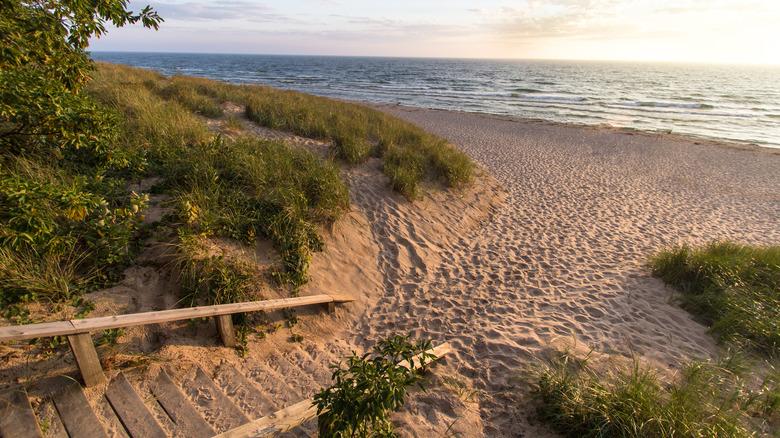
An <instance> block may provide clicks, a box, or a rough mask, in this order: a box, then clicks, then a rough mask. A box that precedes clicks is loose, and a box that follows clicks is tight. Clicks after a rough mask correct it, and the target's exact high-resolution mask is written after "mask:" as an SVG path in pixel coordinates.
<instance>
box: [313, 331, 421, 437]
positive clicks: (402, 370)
mask: <svg viewBox="0 0 780 438" xmlns="http://www.w3.org/2000/svg"><path fill="white" fill-rule="evenodd" d="M430 345H431V342H430V341H416V342H414V343H412V342H410V341H409V336H395V337H391V338H388V339H386V340H383V341H380V342H379V344H378V345H377V346H376V347H375V348H374V354H373V357H372V355H371V354H365V355H363V356H358V355H357V354H353V355H352V356H350V357H349V358H347V363H346V368H342V367H341V364H339V365H336V366H332V367H331V368H332V369H333V370H334V371H333V385H332V386H330V387H328V388H325V389H323V390H322V391H320V392H319V393H317V394H316V395H315V396H314V404H315V405H316V406H317V415H319V418H318V421H319V430H320V436H322V437H370V436H395V435H394V433H393V425H392V423H391V422H390V420H389V417H388V416H389V414H390V412H392V411H398V410H399V409H400V408H401V407H402V406H403V405H404V402H405V398H406V392H407V388H408V387H410V386H412V385H417V386H418V387H419V388H420V389H421V390H422V391H425V388H423V386H422V383H421V382H423V381H425V378H424V377H423V376H422V371H421V370H419V369H415V368H414V367H412V366H410V365H404V366H402V364H401V362H403V361H406V363H407V364H409V363H412V358H413V357H414V356H415V355H417V354H421V358H420V361H419V364H420V367H421V368H422V367H423V366H424V365H425V364H426V363H428V361H429V359H431V358H432V357H433V356H432V355H430V354H428V353H425V352H426V351H427V350H428V349H429V348H430Z"/></svg>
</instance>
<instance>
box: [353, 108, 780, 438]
mask: <svg viewBox="0 0 780 438" xmlns="http://www.w3.org/2000/svg"><path fill="white" fill-rule="evenodd" d="M380 109H383V110H385V111H387V112H389V113H390V114H393V115H396V116H399V117H401V118H404V119H406V120H408V121H411V122H414V123H417V124H418V125H420V126H421V127H423V128H424V129H426V130H428V131H430V132H433V133H435V134H438V135H441V136H443V137H446V138H448V139H450V140H451V141H452V142H453V143H454V144H455V145H457V146H458V147H459V148H461V149H463V150H464V151H466V152H467V153H468V154H469V155H471V156H472V157H473V158H474V159H475V160H477V161H478V162H480V163H481V164H483V165H484V166H485V167H486V168H487V169H488V170H489V171H490V172H491V174H493V175H495V176H496V177H497V178H498V179H499V180H500V182H501V183H502V184H503V185H504V186H505V187H506V189H507V190H508V194H509V196H508V199H507V200H506V202H505V203H504V205H503V207H502V208H501V209H499V210H498V212H497V213H496V214H495V215H494V216H493V217H492V220H491V221H490V223H488V224H486V226H484V227H482V228H480V229H478V230H477V231H475V232H474V233H473V234H470V235H463V236H461V238H460V239H458V240H457V241H455V242H454V244H453V245H452V246H450V247H448V248H446V250H443V251H440V252H438V254H437V257H435V258H433V259H431V260H432V263H431V262H429V261H428V260H426V259H423V260H422V261H421V263H420V265H421V266H424V268H422V269H421V268H419V267H417V266H412V267H411V268H410V267H408V266H403V265H402V264H399V266H398V268H399V269H398V271H397V272H396V273H395V274H394V275H393V276H392V278H391V279H390V281H389V284H387V287H386V295H385V298H384V299H382V300H380V301H379V303H378V305H377V307H376V308H375V309H373V311H372V312H371V315H370V317H366V318H364V319H362V320H361V321H360V322H359V324H358V325H357V326H356V327H355V328H354V329H353V330H352V333H353V339H354V341H355V342H357V343H367V342H369V343H370V342H371V341H374V340H376V339H380V338H382V337H384V336H386V335H388V334H390V333H395V332H398V333H406V332H412V333H415V334H417V335H419V336H423V337H432V338H434V339H440V340H448V341H450V342H451V343H452V344H453V345H454V346H455V347H456V349H457V350H458V359H457V361H456V364H455V367H456V369H457V375H458V376H459V377H460V378H462V379H463V380H464V381H467V382H468V383H469V385H470V386H471V387H475V388H481V389H482V390H484V391H485V393H484V395H483V396H482V397H481V398H480V401H479V408H480V413H481V416H482V418H483V419H484V429H483V430H482V432H483V433H484V434H485V435H488V436H518V435H524V434H526V435H529V436H534V435H537V434H540V433H543V431H542V430H538V429H536V426H534V425H533V424H531V423H529V420H528V418H531V419H533V415H532V412H530V411H531V410H530V409H529V407H528V404H527V403H525V402H524V400H523V395H524V393H523V391H520V392H519V393H518V391H517V388H518V384H517V380H518V377H519V376H522V371H521V369H523V368H525V367H527V366H528V365H529V364H533V363H534V362H535V361H536V360H538V358H541V357H543V356H544V352H545V350H546V349H548V348H550V347H551V346H554V345H560V344H562V343H568V344H574V343H576V344H578V345H579V346H580V347H585V348H594V349H595V350H596V352H601V353H612V352H618V353H620V352H624V353H626V352H628V351H629V349H633V350H634V351H635V352H637V353H639V354H641V355H643V356H645V358H647V360H648V361H649V362H651V363H652V364H653V365H656V366H658V367H660V368H662V369H663V368H664V367H670V368H672V369H673V368H674V367H675V366H676V365H677V364H678V361H679V360H685V359H686V358H690V357H691V356H697V357H703V356H704V357H706V356H709V355H712V354H716V352H717V348H716V345H715V342H714V341H713V339H712V337H711V336H709V335H708V334H706V333H705V332H706V329H705V327H703V326H701V325H700V324H698V323H695V322H693V321H692V320H691V318H690V316H689V315H688V314H687V313H686V312H685V311H683V310H681V309H679V308H677V307H674V306H672V305H669V304H668V298H669V296H670V291H669V290H667V289H665V288H664V286H663V284H662V283H661V282H660V280H658V279H655V278H652V277H651V276H650V275H649V272H648V270H647V269H646V268H645V266H644V263H645V260H646V257H647V255H648V254H649V253H650V252H652V251H654V250H656V249H658V248H659V247H661V246H663V245H670V244H674V243H677V242H682V241H685V242H690V243H693V244H702V243H708V242H710V241H711V240H713V239H732V240H737V241H742V242H748V243H757V244H777V243H778V242H780V216H779V215H780V155H778V154H777V153H775V152H773V151H765V150H739V149H735V148H729V147H723V146H718V145H714V144H706V145H699V144H695V142H693V141H689V140H684V139H674V138H669V137H664V138H657V137H655V136H652V135H634V134H630V133H625V132H617V131H614V130H612V129H608V128H604V129H597V128H595V129H594V128H591V129H586V128H579V127H568V126H558V125H551V124H545V123H535V122H522V121H513V120H508V119H502V118H496V117H485V116H478V115H468V114H460V113H451V112H440V111H429V110H419V109H410V108H401V107H389V106H384V107H380ZM397 221H399V219H398V218H393V219H391V220H388V224H389V227H390V228H395V225H393V223H394V222H397ZM415 244H416V245H418V246H423V247H424V246H425V242H424V241H420V242H415ZM389 264H390V265H391V266H390V267H388V268H386V271H392V263H389ZM518 398H519V399H518ZM531 421H533V420H531Z"/></svg>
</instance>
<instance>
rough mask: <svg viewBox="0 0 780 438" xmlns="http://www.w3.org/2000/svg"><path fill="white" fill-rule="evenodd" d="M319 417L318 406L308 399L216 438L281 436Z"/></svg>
mask: <svg viewBox="0 0 780 438" xmlns="http://www.w3.org/2000/svg"><path fill="white" fill-rule="evenodd" d="M316 416H317V406H315V405H314V401H313V400H312V399H310V398H309V399H306V400H304V401H302V402H298V403H296V404H294V405H292V406H288V407H286V408H284V409H281V410H278V411H276V412H274V413H273V414H271V415H267V416H265V417H263V418H259V419H257V420H255V421H253V422H251V423H247V424H244V425H243V426H240V427H237V428H235V429H231V430H228V431H226V432H224V433H221V434H219V435H216V436H215V437H214V438H246V437H267V436H273V435H276V434H280V433H282V432H286V431H288V430H290V429H292V428H293V427H295V426H298V425H299V424H301V423H304V422H306V421H309V420H311V419H312V418H315V417H316Z"/></svg>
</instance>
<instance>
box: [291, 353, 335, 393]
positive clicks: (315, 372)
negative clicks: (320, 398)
mask: <svg viewBox="0 0 780 438" xmlns="http://www.w3.org/2000/svg"><path fill="white" fill-rule="evenodd" d="M288 357H289V359H290V362H293V363H296V364H299V366H300V367H301V368H305V369H306V370H307V371H308V372H309V373H310V375H311V378H312V379H313V380H314V381H315V382H316V383H317V384H318V385H319V386H330V383H331V377H332V376H333V370H331V369H329V368H328V366H329V365H330V364H325V363H322V362H321V361H317V360H315V359H314V358H313V357H311V356H310V355H309V354H308V353H307V352H305V351H304V350H303V349H295V350H293V351H291V352H289V353H288Z"/></svg>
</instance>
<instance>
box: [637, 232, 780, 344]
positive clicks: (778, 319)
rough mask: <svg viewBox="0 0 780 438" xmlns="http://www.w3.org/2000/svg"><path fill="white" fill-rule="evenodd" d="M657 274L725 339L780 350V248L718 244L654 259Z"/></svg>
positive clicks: (685, 305)
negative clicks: (678, 292)
mask: <svg viewBox="0 0 780 438" xmlns="http://www.w3.org/2000/svg"><path fill="white" fill-rule="evenodd" d="M649 265H650V266H651V268H652V270H653V274H654V275H656V276H658V277H661V278H662V279H663V281H664V282H665V283H667V284H669V285H672V286H674V287H675V288H676V289H677V290H678V291H680V296H679V297H677V299H678V300H679V301H680V303H681V305H682V307H683V308H685V309H686V310H688V311H690V312H691V313H693V314H695V315H697V316H698V317H700V318H701V319H702V320H703V321H704V322H705V323H706V324H709V325H710V326H711V331H712V333H714V334H716V335H717V336H719V337H720V338H721V339H722V340H725V341H728V342H733V343H738V344H745V345H746V346H747V347H750V348H752V349H755V350H757V351H759V352H761V353H764V354H768V355H771V356H777V355H778V352H780V350H779V349H780V246H769V247H753V246H748V245H741V244H737V243H733V242H714V243H711V244H709V245H707V246H704V247H701V248H693V247H690V246H688V245H680V246H678V247H676V248H668V249H664V250H661V251H659V252H658V253H656V254H654V255H653V256H651V257H650V261H649Z"/></svg>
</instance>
